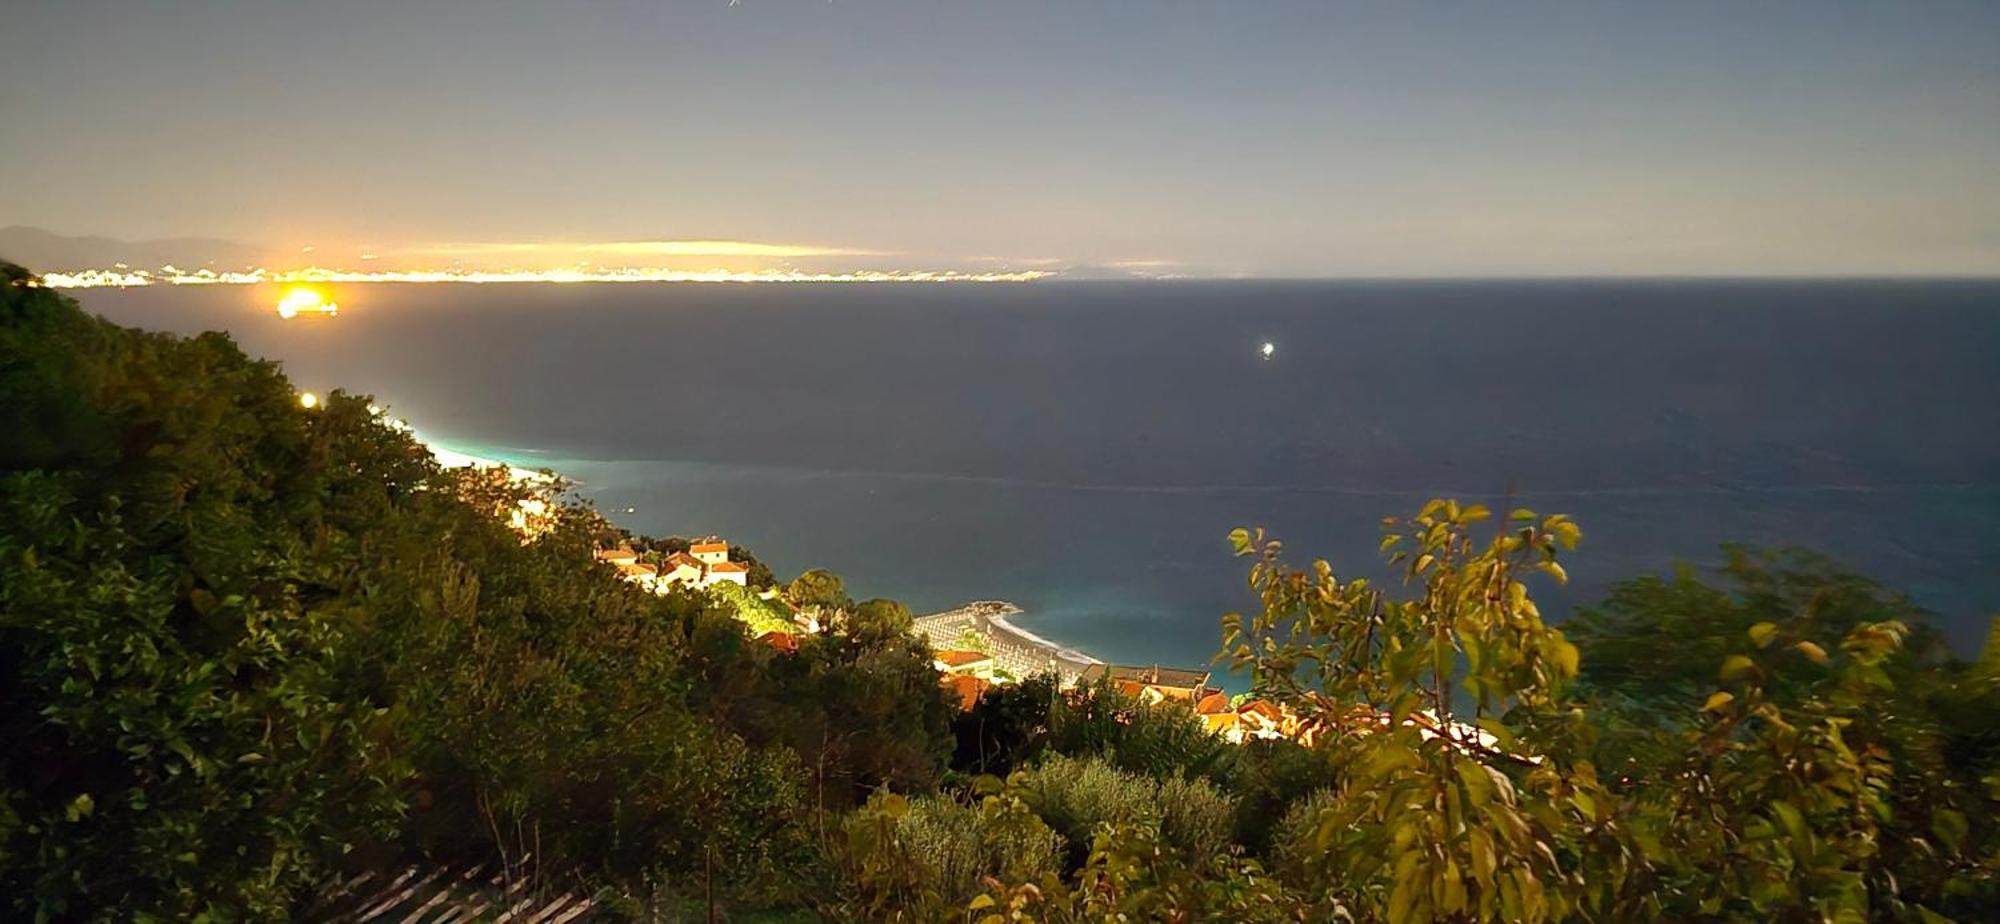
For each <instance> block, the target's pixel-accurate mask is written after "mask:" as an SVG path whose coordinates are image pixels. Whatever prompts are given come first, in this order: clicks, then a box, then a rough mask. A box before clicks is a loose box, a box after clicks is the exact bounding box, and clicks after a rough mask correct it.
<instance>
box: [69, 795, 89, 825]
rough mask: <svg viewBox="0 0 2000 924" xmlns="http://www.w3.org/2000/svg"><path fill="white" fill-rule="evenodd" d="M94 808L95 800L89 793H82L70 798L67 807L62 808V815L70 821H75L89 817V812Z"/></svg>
mask: <svg viewBox="0 0 2000 924" xmlns="http://www.w3.org/2000/svg"><path fill="white" fill-rule="evenodd" d="M96 810H97V800H95V799H92V798H91V797H90V793H84V794H82V795H80V796H77V797H76V798H74V799H71V800H70V803H69V807H68V808H66V809H64V810H63V815H64V816H65V817H67V818H68V819H69V820H71V821H77V820H80V819H84V818H88V817H90V813H91V812H94V811H96Z"/></svg>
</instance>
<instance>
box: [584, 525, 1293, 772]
mask: <svg viewBox="0 0 2000 924" xmlns="http://www.w3.org/2000/svg"><path fill="white" fill-rule="evenodd" d="M595 554H596V557H597V560H598V561H600V562H602V563H604V564H606V565H609V566H611V567H613V568H615V569H617V571H618V573H619V575H620V576H621V577H623V578H624V579H625V580H627V581H629V582H631V583H633V584H636V585H638V586H639V587H642V588H645V589H646V590H649V591H651V592H653V593H657V594H667V593H671V592H673V591H675V590H694V591H706V590H709V589H712V588H716V587H717V586H718V585H723V584H733V585H735V586H737V587H740V588H743V589H744V590H745V591H749V590H750V587H749V584H750V569H749V567H748V566H746V565H744V564H743V563H742V562H740V561H736V560H733V559H732V558H731V557H730V545H729V543H728V541H726V540H724V539H723V538H721V537H719V536H706V537H703V538H700V539H695V540H692V541H690V542H688V543H687V549H686V550H685V551H680V550H678V549H676V550H671V551H665V552H657V551H655V552H641V551H639V550H636V549H634V548H632V546H631V545H630V544H629V543H620V544H619V545H617V546H616V547H613V548H602V549H598V550H597V551H596V553H595ZM755 596H756V597H757V598H758V599H759V600H762V601H765V602H767V603H769V604H771V605H772V606H776V607H783V608H784V609H785V610H786V611H787V612H788V613H789V615H790V617H791V625H790V626H788V627H785V628H768V627H767V628H766V631H762V632H760V633H759V634H758V637H757V638H758V641H760V642H762V643H763V644H765V645H768V646H770V647H771V648H772V649H773V650H775V651H777V652H779V653H781V654H792V653H796V652H797V651H798V649H799V642H800V638H801V637H802V636H807V635H812V634H815V633H819V632H822V631H824V630H825V627H826V624H825V620H824V618H823V617H824V615H825V614H822V613H819V612H816V611H811V610H805V609H801V608H799V607H797V606H795V605H793V604H792V603H790V602H789V601H787V600H786V599H785V597H784V595H783V594H782V593H781V592H780V591H779V588H778V587H776V586H771V587H765V588H761V589H759V590H757V591H756V592H755ZM1020 612H1021V610H1020V609H1019V608H1018V607H1015V606H1014V605H1013V604H1010V603H1006V602H1003V601H996V600H987V601H980V602H976V603H969V604H966V605H965V606H962V607H959V608H957V609H953V610H948V611H945V612H942V613H934V614H931V615H928V616H920V617H917V618H916V619H915V620H914V623H913V625H912V627H911V631H912V632H913V633H914V634H916V635H918V636H920V637H922V638H923V639H924V640H925V641H926V642H928V643H929V644H930V646H931V648H932V650H933V652H934V658H933V662H932V663H933V665H934V666H935V667H936V668H937V670H938V673H939V675H940V681H939V683H940V685H941V686H943V687H944V688H945V689H946V690H949V691H950V692H951V694H952V697H953V699H954V701H955V702H956V703H957V705H958V708H959V709H961V710H963V711H971V710H972V709H973V707H974V706H976V705H978V703H979V701H980V699H981V698H982V697H984V696H985V695H986V693H987V691H989V690H992V689H993V688H994V687H996V686H1004V685H1006V684H1010V683H1018V682H1020V681H1021V680H1024V679H1026V678H1028V677H1031V676H1035V675H1037V674H1051V675H1054V676H1055V677H1057V678H1058V680H1059V682H1060V684H1061V687H1062V688H1063V689H1066V690H1070V689H1077V688H1088V687H1093V686H1097V685H1100V684H1103V685H1108V686H1110V687H1111V688H1112V689H1115V690H1117V691H1118V692H1119V693H1121V694H1123V695H1124V696H1127V697H1130V698H1132V699H1133V700H1136V701H1138V702H1141V703H1144V704H1147V705H1149V706H1158V705H1165V704H1179V705H1182V706H1184V707H1186V708H1188V709H1190V710H1192V711H1193V712H1194V714H1195V715H1196V716H1197V717H1198V718H1200V720H1201V722H1202V725H1203V727H1204V728H1206V729H1207V730H1208V731H1209V733H1211V734H1214V735H1218V736H1220V737H1222V738H1224V739H1226V740H1228V741H1230V742H1232V743H1241V742H1243V741H1246V740H1250V739H1257V738H1292V739H1295V740H1298V741H1300V742H1301V743H1305V744H1311V743H1312V739H1313V736H1314V734H1315V731H1316V729H1314V728H1312V727H1309V726H1308V725H1307V724H1306V723H1304V722H1302V721H1301V720H1300V719H1299V717H1298V716H1296V715H1294V714H1292V713H1291V712H1290V711H1289V710H1287V709H1284V708H1282V707H1281V706H1279V705H1278V704H1276V703H1273V702H1271V701H1269V700H1264V699H1258V698H1254V697H1249V696H1237V697H1231V696H1230V695H1228V694H1227V693H1225V692H1224V691H1223V690H1222V689H1220V688H1218V687H1215V686H1213V685H1211V683H1210V681H1211V680H1212V679H1213V675H1212V674H1211V672H1210V671H1208V670H1207V669H1205V668H1191V667H1165V666H1161V665H1158V664H1153V665H1123V664H1106V663H1104V662H1102V661H1099V660H1097V659H1095V658H1092V657H1090V656H1089V655H1086V654H1083V653H1082V652H1079V651H1076V650H1074V649H1070V648H1065V647H1063V646H1061V645H1057V644H1055V643H1054V642H1051V641H1048V640H1047V639H1044V638H1041V637H1040V636H1037V635H1034V634H1033V633H1030V632H1027V631H1025V630H1022V629H1020V628H1018V627H1016V626H1014V625H1013V624H1012V623H1011V622H1009V621H1008V617H1009V616H1013V615H1015V614H1018V613H1020Z"/></svg>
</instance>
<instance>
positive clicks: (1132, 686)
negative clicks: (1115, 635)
mask: <svg viewBox="0 0 2000 924" xmlns="http://www.w3.org/2000/svg"><path fill="white" fill-rule="evenodd" d="M1106 680H1109V682H1110V683H1111V686H1112V687H1113V688H1114V689H1116V690H1117V691H1118V692H1120V693H1123V694H1125V695H1126V696H1130V697H1132V698H1134V699H1137V700H1141V701H1143V702H1147V703H1159V702H1163V701H1165V700H1169V699H1171V700H1178V701H1180V702H1184V703H1188V704H1190V705H1192V704H1194V703H1196V702H1199V701H1200V700H1201V698H1202V697H1203V696H1206V695H1207V694H1208V692H1209V690H1208V671H1205V670H1194V669H1186V668H1174V667H1161V666H1159V665H1157V664H1155V665H1153V666H1151V667H1131V666H1127V665H1122V664H1092V665H1090V666H1089V667H1086V668H1084V669H1083V674H1082V675H1081V676H1079V677H1078V678H1077V684H1078V685H1079V686H1091V685H1094V684H1097V683H1102V682H1105V681H1106Z"/></svg>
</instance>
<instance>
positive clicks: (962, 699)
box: [938, 674, 993, 712]
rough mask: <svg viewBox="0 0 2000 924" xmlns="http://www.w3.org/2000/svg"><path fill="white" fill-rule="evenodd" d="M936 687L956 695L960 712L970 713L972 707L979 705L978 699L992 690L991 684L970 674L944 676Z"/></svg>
mask: <svg viewBox="0 0 2000 924" xmlns="http://www.w3.org/2000/svg"><path fill="white" fill-rule="evenodd" d="M938 686H941V687H944V688H945V689H947V690H950V691H951V692H953V693H955V694H957V695H958V708H959V711H961V712H971V711H972V707H974V706H977V705H979V698H980V697H981V696H985V695H986V691H987V690H990V689H992V688H993V685H992V684H990V683H987V682H986V681H984V680H981V679H979V678H978V677H974V676H972V675H970V674H946V675H945V676H944V679H943V680H941V681H939V682H938Z"/></svg>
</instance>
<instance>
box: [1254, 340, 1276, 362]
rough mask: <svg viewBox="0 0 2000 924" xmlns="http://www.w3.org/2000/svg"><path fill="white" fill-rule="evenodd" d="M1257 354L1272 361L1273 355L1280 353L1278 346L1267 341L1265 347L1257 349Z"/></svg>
mask: <svg viewBox="0 0 2000 924" xmlns="http://www.w3.org/2000/svg"><path fill="white" fill-rule="evenodd" d="M1257 352H1258V353H1260V354H1263V357H1264V358H1265V359H1270V358H1271V354H1273V353H1276V352H1278V345H1277V344H1275V343H1272V342H1271V341H1269V340H1266V341H1264V345H1263V346H1261V347H1258V348H1257Z"/></svg>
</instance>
